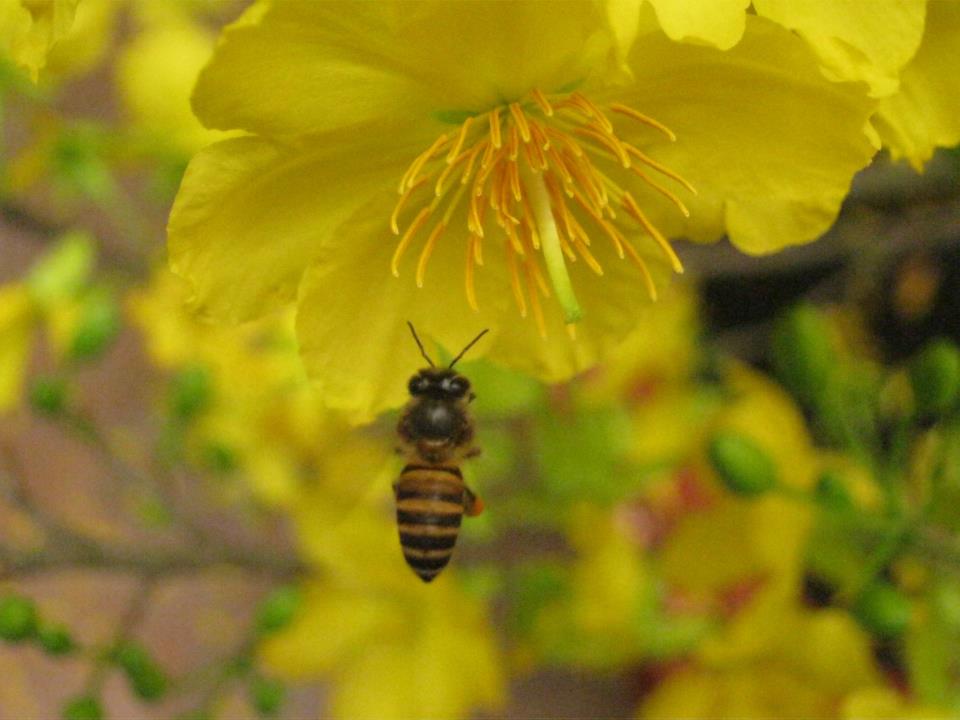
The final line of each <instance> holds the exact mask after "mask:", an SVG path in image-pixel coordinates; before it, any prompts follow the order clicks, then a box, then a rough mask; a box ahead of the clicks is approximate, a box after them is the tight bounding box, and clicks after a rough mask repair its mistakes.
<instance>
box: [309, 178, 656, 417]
mask: <svg viewBox="0 0 960 720" xmlns="http://www.w3.org/2000/svg"><path fill="white" fill-rule="evenodd" d="M395 197H396V196H395V195H390V194H388V195H386V196H385V197H383V198H380V199H378V200H376V201H373V202H371V204H370V205H369V206H368V207H365V208H363V209H361V210H360V211H358V212H357V214H356V216H355V217H354V218H351V219H350V220H349V221H348V222H347V223H345V224H344V225H343V226H341V227H340V228H338V229H337V231H336V232H335V233H334V237H333V238H332V240H331V242H329V243H327V244H326V245H325V247H324V248H323V250H322V252H321V253H320V254H319V255H318V256H317V260H316V262H315V263H314V265H313V266H312V267H311V268H310V269H309V270H308V271H307V273H306V274H305V276H304V279H303V284H302V287H301V291H300V298H299V310H298V314H297V337H298V340H299V342H300V348H301V352H302V354H303V357H304V361H305V363H306V366H307V370H308V372H309V374H310V375H311V377H312V378H313V379H314V380H315V381H316V382H317V383H318V385H319V386H320V390H321V395H322V397H323V399H324V402H325V403H327V404H328V405H329V406H330V407H333V408H337V409H339V410H343V411H344V412H346V413H348V414H349V416H350V418H351V420H352V421H354V422H366V421H368V420H370V419H372V418H373V417H375V416H376V415H377V414H378V413H380V412H382V411H383V410H385V409H387V408H390V407H397V406H398V405H400V404H401V403H402V402H403V401H404V400H405V399H406V397H407V394H406V393H407V391H406V383H407V380H408V379H409V377H410V376H411V375H412V374H413V373H414V372H415V371H416V370H417V369H419V368H420V367H422V366H423V364H424V362H423V359H422V358H421V357H420V354H419V351H418V350H417V347H416V345H415V344H414V342H413V340H412V338H411V337H410V332H409V330H408V329H407V326H406V322H407V321H408V320H409V321H411V322H413V324H414V325H415V326H416V328H417V331H418V332H419V333H420V335H421V337H424V338H427V339H433V340H435V341H436V342H438V343H439V344H440V345H442V346H443V347H444V348H446V350H447V351H449V352H451V353H453V354H455V353H457V352H459V350H460V349H461V348H462V347H464V346H465V345H466V343H467V342H469V341H470V340H471V339H472V338H473V337H474V336H476V334H477V333H478V332H479V331H480V330H482V329H484V328H490V334H489V335H488V336H487V337H485V338H484V339H483V340H482V341H481V342H480V343H478V345H477V346H476V347H474V348H473V349H471V351H470V355H469V357H470V358H471V359H473V358H478V357H481V356H484V355H487V356H488V357H490V358H492V359H495V360H497V361H498V362H500V363H502V364H504V365H506V366H508V367H512V368H515V369H519V370H523V371H525V372H527V373H529V374H532V375H534V376H537V377H540V378H543V379H546V380H548V381H556V380H560V379H563V378H568V377H570V376H571V375H573V374H574V373H576V372H578V371H580V370H584V369H586V368H588V367H590V366H591V365H592V364H593V363H595V362H596V360H597V358H599V357H601V356H603V355H604V354H605V353H607V352H609V351H611V350H612V349H613V348H614V347H616V346H617V344H618V341H619V340H620V339H622V338H623V337H624V336H625V335H626V333H627V332H629V331H630V330H631V329H633V328H634V327H635V326H636V314H635V311H636V309H637V308H638V307H641V306H643V305H645V304H646V303H648V302H649V298H648V297H647V291H646V288H645V286H644V283H643V281H642V279H641V275H640V272H639V270H638V269H637V268H636V267H635V266H634V265H633V264H632V263H631V262H630V261H629V260H622V259H620V258H618V257H617V256H616V254H615V253H614V251H613V249H612V247H610V248H606V247H604V248H603V250H602V251H601V250H600V249H599V248H600V247H601V246H600V243H599V239H598V242H597V243H595V244H596V245H597V246H598V249H597V251H596V254H597V256H598V257H599V258H600V259H601V262H603V263H604V270H605V273H604V276H603V277H598V276H596V275H595V274H594V273H593V272H592V271H591V270H590V269H589V268H587V267H586V266H585V263H582V262H578V263H575V264H572V265H571V267H570V274H571V277H572V282H573V284H574V287H575V288H576V291H577V293H578V295H579V296H580V299H581V302H582V304H583V308H584V312H585V316H584V320H583V322H581V323H579V324H578V325H577V330H576V333H577V340H576V341H575V342H574V341H573V340H571V339H570V337H569V335H568V332H567V329H566V327H565V324H564V321H563V315H562V312H561V309H560V306H559V305H558V304H557V303H556V301H555V300H554V299H553V298H543V297H541V298H540V303H541V306H542V308H543V313H544V320H545V327H546V331H547V338H546V339H543V338H541V337H540V334H539V330H538V327H537V323H536V322H535V319H534V317H532V315H533V313H532V310H530V311H529V312H528V316H527V317H525V318H523V317H521V316H520V314H519V312H518V309H517V306H516V304H515V302H514V298H513V293H512V290H511V285H510V281H509V279H508V278H509V273H508V270H507V259H506V255H505V252H504V249H503V243H504V240H503V239H502V238H498V237H496V236H494V235H493V233H491V237H489V238H487V239H486V240H485V241H484V243H485V245H484V250H483V253H484V265H483V266H482V267H481V268H478V269H477V270H476V288H477V300H478V304H479V308H480V310H479V312H475V311H473V310H472V309H471V308H470V306H469V305H468V304H467V300H466V295H465V290H464V265H465V257H466V247H467V242H466V229H465V227H464V228H461V227H460V226H459V225H458V223H457V222H456V221H453V222H451V226H450V227H449V228H448V229H447V231H446V233H444V235H443V236H442V238H441V240H440V241H439V242H438V243H437V244H436V248H435V249H434V251H433V255H432V257H431V259H430V263H429V266H428V268H427V271H426V277H425V282H424V287H423V288H418V287H417V285H416V283H415V282H414V277H413V276H414V272H413V265H414V264H415V263H416V255H417V253H418V252H419V246H417V247H416V248H415V249H414V250H412V251H411V253H410V254H412V257H411V258H410V259H409V262H408V263H401V267H400V276H399V277H393V276H392V275H391V274H390V259H391V256H392V254H393V251H394V247H395V245H396V242H395V238H393V237H392V236H389V235H387V234H386V233H384V231H383V229H382V228H383V225H384V218H386V217H387V215H388V214H389V212H390V207H391V205H390V201H391V200H392V199H393V198H395ZM424 237H425V233H421V236H420V239H419V242H420V243H421V244H422V243H423V239H424ZM631 240H632V241H633V242H634V244H635V245H636V247H637V249H638V252H639V253H640V254H641V256H643V257H644V258H645V259H646V262H647V264H648V265H649V267H650V270H651V272H652V273H653V274H654V275H655V278H656V279H657V280H656V281H657V282H659V284H660V285H661V286H662V285H663V282H664V280H663V278H664V277H665V276H666V275H667V274H668V273H669V270H668V268H667V266H666V264H665V263H664V262H663V260H662V259H661V257H660V256H659V250H657V248H656V246H654V244H653V242H652V241H651V240H649V239H645V238H642V237H636V238H631ZM537 259H538V261H540V260H539V258H537ZM544 273H545V271H544ZM528 302H529V301H528ZM478 402H479V401H478Z"/></svg>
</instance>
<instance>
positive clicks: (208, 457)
mask: <svg viewBox="0 0 960 720" xmlns="http://www.w3.org/2000/svg"><path fill="white" fill-rule="evenodd" d="M201 460H202V462H203V466H204V467H205V468H206V469H207V470H209V471H210V472H212V473H214V474H216V475H229V474H230V473H232V472H233V471H234V470H236V469H237V464H238V462H239V461H238V459H237V453H236V451H235V450H234V449H233V448H231V447H230V446H229V445H225V444H224V443H220V442H211V443H209V444H207V445H205V446H204V447H203V450H202V451H201Z"/></svg>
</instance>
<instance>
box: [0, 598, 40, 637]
mask: <svg viewBox="0 0 960 720" xmlns="http://www.w3.org/2000/svg"><path fill="white" fill-rule="evenodd" d="M36 632H37V607H36V605H35V604H34V602H33V600H30V599H28V598H24V597H20V596H19V595H7V596H5V597H3V598H0V638H2V639H3V640H6V641H8V642H20V641H21V640H26V639H27V638H30V637H33V636H34V635H35V634H36Z"/></svg>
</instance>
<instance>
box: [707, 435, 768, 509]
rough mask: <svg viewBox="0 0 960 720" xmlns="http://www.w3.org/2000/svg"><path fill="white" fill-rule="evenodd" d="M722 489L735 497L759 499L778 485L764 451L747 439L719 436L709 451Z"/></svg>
mask: <svg viewBox="0 0 960 720" xmlns="http://www.w3.org/2000/svg"><path fill="white" fill-rule="evenodd" d="M708 454H709V456H710V463H711V464H712V465H713V468H714V470H716V471H717V475H718V476H719V477H720V480H721V481H722V482H723V484H724V485H726V486H727V488H728V489H729V490H731V491H732V492H735V493H737V494H738V495H760V494H762V493H765V492H767V491H768V490H770V489H771V488H773V487H774V485H776V483H777V468H776V465H774V463H773V460H771V459H770V456H769V455H768V454H767V453H766V451H765V450H764V449H763V448H761V447H760V446H759V445H758V444H757V443H756V442H754V441H753V440H751V439H750V438H749V437H747V436H746V435H742V434H740V433H735V432H721V433H720V434H718V435H716V436H714V438H713V440H712V441H711V442H710V447H709V449H708Z"/></svg>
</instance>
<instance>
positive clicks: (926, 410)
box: [910, 339, 960, 415]
mask: <svg viewBox="0 0 960 720" xmlns="http://www.w3.org/2000/svg"><path fill="white" fill-rule="evenodd" d="M910 381H911V383H912V385H913V395H914V399H915V401H916V406H917V412H919V413H920V414H922V415H940V414H942V413H944V412H947V411H948V410H950V409H951V408H953V407H954V406H955V405H956V403H957V397H958V395H960V349H958V348H957V346H956V345H955V344H954V343H952V342H950V341H949V340H945V339H939V340H934V341H933V342H931V343H929V344H928V345H927V346H926V347H924V348H923V350H921V351H920V353H919V354H918V355H917V356H916V357H915V358H914V359H913V362H912V363H911V365H910Z"/></svg>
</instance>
